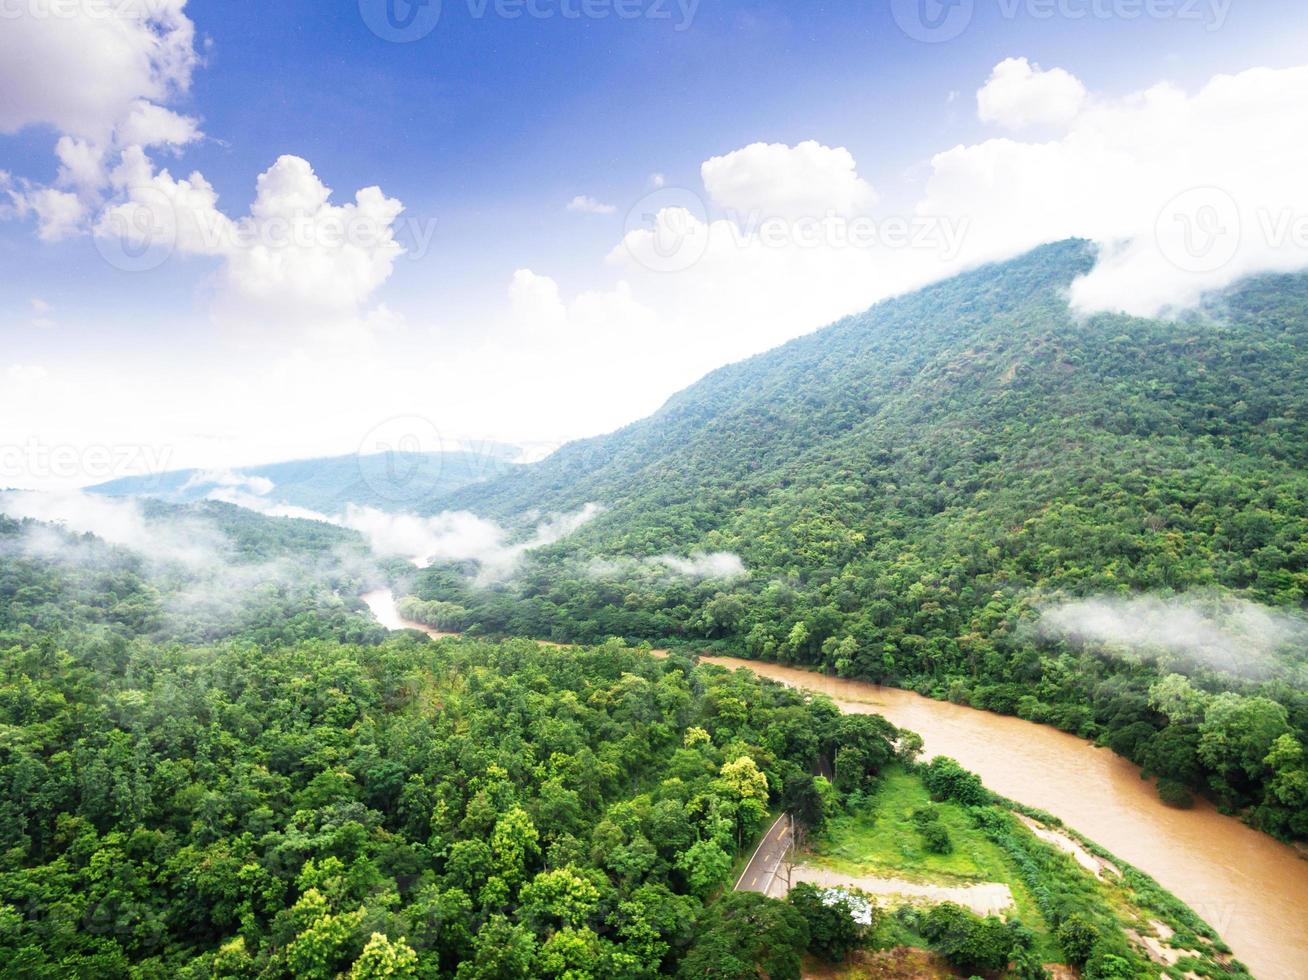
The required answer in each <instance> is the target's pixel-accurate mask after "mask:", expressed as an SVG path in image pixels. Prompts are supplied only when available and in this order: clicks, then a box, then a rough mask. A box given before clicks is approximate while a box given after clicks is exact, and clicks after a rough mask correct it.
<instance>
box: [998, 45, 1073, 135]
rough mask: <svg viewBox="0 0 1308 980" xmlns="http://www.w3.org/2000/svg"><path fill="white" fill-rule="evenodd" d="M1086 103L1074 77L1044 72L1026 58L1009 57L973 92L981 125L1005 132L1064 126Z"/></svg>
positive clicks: (1063, 71) (1058, 71)
mask: <svg viewBox="0 0 1308 980" xmlns="http://www.w3.org/2000/svg"><path fill="white" fill-rule="evenodd" d="M1085 101H1086V90H1085V86H1084V85H1082V84H1081V81H1080V79H1078V78H1077V77H1076V76H1075V75H1073V74H1071V73H1070V72H1067V71H1065V70H1063V69H1062V68H1051V69H1049V70H1048V71H1045V70H1044V69H1043V68H1041V67H1040V66H1039V65H1033V64H1032V63H1031V62H1029V61H1027V60H1026V59H1025V58H1009V59H1007V60H1005V61H1001V62H1000V63H999V64H997V65H995V68H994V71H992V72H991V73H990V78H989V80H988V81H987V82H986V83H985V85H984V86H983V87H982V88H981V89H980V90H979V91H978V92H977V93H976V104H977V114H978V115H979V116H980V117H981V120H982V122H992V123H997V124H999V125H1000V126H1003V127H1004V128H1006V129H1025V128H1027V127H1028V126H1062V125H1066V124H1067V123H1070V122H1071V121H1072V120H1073V119H1075V118H1076V116H1077V114H1078V113H1079V112H1080V111H1081V108H1082V106H1084V105H1085Z"/></svg>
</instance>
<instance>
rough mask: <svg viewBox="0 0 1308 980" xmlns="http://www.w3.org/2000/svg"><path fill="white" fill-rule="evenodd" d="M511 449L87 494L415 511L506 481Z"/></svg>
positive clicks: (378, 459) (165, 481)
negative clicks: (479, 485) (496, 480)
mask: <svg viewBox="0 0 1308 980" xmlns="http://www.w3.org/2000/svg"><path fill="white" fill-rule="evenodd" d="M517 455H519V451H518V450H517V449H515V448H514V447H512V446H503V445H490V446H487V447H485V448H484V449H483V450H482V451H478V452H471V451H468V452H439V453H413V452H385V453H377V454H373V455H367V456H359V455H353V456H333V457H328V458H323V459H305V460H296V461H293V462H286V463H270V464H268V465H264V466H249V467H244V468H241V469H237V470H230V471H223V472H210V471H205V470H173V471H170V472H167V473H159V474H153V475H149V476H133V477H124V478H122V479H118V480H111V481H110V482H108V483H101V484H99V485H97V486H93V487H88V488H87V492H88V493H95V494H101V495H104V496H109V497H150V498H154V499H157V500H163V501H166V502H168V503H174V504H181V503H191V502H194V501H197V500H205V499H210V498H215V499H224V500H232V501H235V502H243V503H250V502H253V501H252V498H255V499H257V500H258V501H260V502H262V503H266V504H270V505H281V506H282V507H293V508H302V509H304V510H309V511H314V512H317V513H320V514H339V513H340V512H341V511H343V510H344V509H345V505H346V504H357V505H359V506H362V507H375V508H377V509H379V510H387V511H400V510H409V509H412V508H413V506H414V505H415V503H417V502H419V501H423V500H427V499H430V498H432V497H437V496H443V495H446V494H449V493H452V492H454V491H456V490H458V489H460V488H462V487H465V486H469V485H471V484H474V483H478V482H481V481H483V480H487V479H490V478H492V477H495V476H499V475H502V474H504V473H505V472H506V471H508V470H511V469H513V468H514V467H515V466H516V465H517V464H515V463H514V462H513V460H514V458H515V457H516V456H517Z"/></svg>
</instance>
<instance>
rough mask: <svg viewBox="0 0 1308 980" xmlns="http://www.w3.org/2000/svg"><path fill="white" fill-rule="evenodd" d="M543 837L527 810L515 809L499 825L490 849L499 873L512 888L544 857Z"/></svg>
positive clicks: (494, 832) (493, 834)
mask: <svg viewBox="0 0 1308 980" xmlns="http://www.w3.org/2000/svg"><path fill="white" fill-rule="evenodd" d="M539 842H540V834H539V833H537V831H536V825H535V824H533V823H532V822H531V817H530V816H528V815H527V811H526V810H524V809H522V807H520V806H515V807H514V808H513V809H511V810H510V811H509V812H508V813H506V814H505V815H504V816H502V817H500V819H499V820H497V821H496V822H495V829H494V831H492V832H491V842H490V849H491V854H492V855H493V857H494V864H495V870H496V871H497V872H498V873H499V876H500V877H501V878H503V879H504V880H505V882H507V883H508V884H509V886H510V887H512V886H513V885H515V884H517V883H518V882H520V881H521V880H522V877H523V875H524V874H525V873H526V871H527V869H528V865H529V863H530V862H533V861H535V859H536V858H537V857H539V856H540V843H539Z"/></svg>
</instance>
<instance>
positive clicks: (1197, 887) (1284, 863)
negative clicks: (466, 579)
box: [364, 593, 1308, 980]
mask: <svg viewBox="0 0 1308 980" xmlns="http://www.w3.org/2000/svg"><path fill="white" fill-rule="evenodd" d="M364 598H365V601H367V602H368V605H369V607H370V608H371V609H372V610H373V612H374V615H376V616H377V618H378V620H379V621H380V622H381V623H382V624H383V625H385V626H386V627H388V628H390V629H398V628H409V629H421V630H422V631H423V632H426V633H433V632H434V631H432V630H428V629H426V628H424V627H421V626H416V625H414V624H410V623H405V622H404V621H403V620H402V619H400V617H399V614H398V613H397V612H396V611H395V603H394V601H393V599H392V597H391V596H390V594H389V593H371V594H370V595H368V596H365V597H364ZM383 616H385V618H383ZM388 619H389V622H388V621H387V620H388ZM438 635H439V634H438ZM703 659H704V660H705V661H706V662H708V663H715V664H719V665H721V666H724V667H728V668H744V669H746V670H750V671H752V672H753V673H755V674H757V675H759V676H760V677H769V678H772V679H773V680H776V681H780V682H781V683H783V684H786V685H789V686H791V687H796V688H802V689H804V690H808V691H815V692H818V693H821V694H826V695H827V696H829V697H830V698H831V699H832V700H834V701H835V702H836V703H837V704H838V705H839V706H840V708H841V710H843V711H848V712H851V713H875V714H880V715H883V716H884V717H885V718H886V719H887V720H888V721H890V722H891V723H892V724H894V725H897V726H899V727H900V728H907V729H910V730H912V731H915V732H917V733H918V734H919V735H921V736H922V739H923V741H924V743H925V751H926V753H927V755H928V756H931V755H947V756H950V757H952V758H954V759H957V760H958V761H959V762H960V763H962V764H963V765H964V766H966V767H967V768H968V769H971V770H972V771H973V772H975V773H977V775H979V776H980V777H981V779H982V780H983V781H984V782H985V784H986V786H987V787H989V788H990V789H992V790H994V791H995V792H996V793H1000V794H1002V795H1004V796H1007V797H1010V798H1011V799H1014V800H1018V801H1019V802H1021V803H1025V804H1026V805H1028V806H1033V807H1037V808H1039V809H1041V810H1045V811H1047V812H1049V813H1052V814H1054V815H1055V816H1057V817H1059V818H1060V819H1062V820H1063V822H1064V823H1066V824H1067V825H1068V826H1069V827H1072V828H1074V829H1075V830H1077V831H1079V832H1080V833H1082V834H1084V835H1085V836H1086V837H1089V838H1090V839H1091V840H1093V841H1095V842H1096V843H1098V844H1100V845H1101V846H1103V847H1106V848H1108V850H1110V851H1112V852H1113V853H1114V854H1116V855H1117V856H1118V857H1120V858H1122V859H1123V860H1125V861H1128V862H1130V863H1131V864H1133V865H1135V866H1136V867H1137V868H1139V869H1140V870H1142V871H1144V872H1146V873H1148V874H1149V875H1152V876H1153V877H1154V878H1155V879H1156V880H1157V881H1158V882H1159V883H1160V884H1161V885H1162V886H1163V887H1164V888H1166V889H1168V890H1169V891H1170V892H1172V893H1173V894H1175V895H1176V896H1177V897H1178V898H1179V899H1181V901H1183V902H1185V903H1186V904H1187V905H1189V906H1190V907H1191V908H1192V909H1194V911H1195V912H1196V913H1197V914H1198V915H1199V916H1201V917H1202V918H1203V919H1204V920H1205V921H1207V922H1208V923H1209V924H1210V925H1211V926H1212V927H1213V928H1214V929H1216V930H1217V931H1218V933H1220V934H1221V936H1222V938H1223V939H1225V940H1226V942H1227V944H1228V945H1229V946H1230V947H1231V949H1232V950H1233V951H1234V952H1235V955H1236V957H1237V958H1238V959H1240V960H1241V961H1243V962H1244V964H1245V965H1246V966H1248V967H1249V969H1250V971H1251V972H1252V973H1253V975H1254V976H1255V977H1257V978H1258V980H1308V861H1305V860H1303V859H1302V858H1300V857H1299V855H1298V853H1297V852H1296V851H1295V850H1294V849H1293V848H1291V847H1288V846H1287V845H1285V844H1281V843H1279V842H1278V841H1275V840H1273V839H1272V838H1270V837H1268V836H1267V835H1266V834H1262V833H1259V832H1258V831H1256V830H1253V829H1251V828H1249V827H1247V826H1245V825H1244V824H1242V823H1240V822H1239V821H1238V820H1236V819H1234V818H1232V817H1227V816H1223V815H1222V814H1220V813H1218V812H1217V810H1216V809H1214V808H1213V807H1212V805H1211V804H1208V803H1206V802H1204V801H1199V802H1197V803H1196V805H1195V807H1194V808H1193V809H1191V810H1176V809H1173V808H1171V807H1167V806H1164V805H1163V803H1162V802H1161V801H1160V800H1159V799H1158V796H1157V794H1156V793H1155V791H1154V788H1153V784H1152V782H1150V781H1147V780H1143V779H1141V778H1140V770H1139V769H1138V768H1136V767H1135V766H1134V765H1132V764H1131V763H1130V762H1128V761H1127V760H1126V759H1123V758H1122V757H1121V756H1117V755H1114V754H1113V753H1112V752H1110V751H1108V750H1107V749H1097V748H1095V747H1094V746H1093V745H1091V744H1090V743H1089V742H1086V741H1084V740H1082V739H1079V738H1076V737H1075V736H1073V735H1068V734H1066V733H1064V732H1060V731H1058V730H1057V729H1055V728H1051V727H1049V726H1047V725H1037V724H1034V723H1032V722H1029V721H1023V720H1022V719H1020V718H1010V717H1006V716H1004V715H997V714H993V713H991V712H989V711H980V710H978V709H975V708H966V707H963V706H961V705H956V704H950V703H948V702H945V701H933V700H931V699H930V698H924V697H922V696H921V695H918V694H914V693H913V692H911V691H901V690H899V689H897V688H890V687H878V686H876V685H874V684H868V683H865V682H863V681H851V680H842V679H840V678H835V677H825V676H823V675H821V674H816V673H812V672H810V671H805V670H800V669H797V668H793V667H782V666H779V665H777V664H768V663H760V662H757V661H752V660H737V659H735V658H732V657H704V658H703Z"/></svg>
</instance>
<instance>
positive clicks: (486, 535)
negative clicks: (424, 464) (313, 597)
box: [338, 504, 602, 585]
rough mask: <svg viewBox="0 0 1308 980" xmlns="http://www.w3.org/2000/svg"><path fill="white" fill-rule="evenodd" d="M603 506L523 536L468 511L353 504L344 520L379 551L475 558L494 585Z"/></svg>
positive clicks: (429, 560) (418, 557) (481, 577)
mask: <svg viewBox="0 0 1308 980" xmlns="http://www.w3.org/2000/svg"><path fill="white" fill-rule="evenodd" d="M601 511H602V508H601V507H600V506H599V505H598V504H586V505H585V506H584V507H582V508H581V509H580V510H578V511H576V512H575V513H572V514H561V515H557V516H554V517H550V518H548V519H546V520H543V521H541V522H540V523H539V524H537V526H536V528H535V530H534V531H533V532H532V534H531V536H530V537H528V538H526V539H525V540H519V541H513V540H512V535H511V534H510V532H509V531H508V530H507V529H506V528H504V527H501V526H500V525H499V524H497V523H495V522H494V521H489V520H486V519H484V518H480V517H478V516H477V515H475V514H471V513H468V512H467V511H446V512H444V513H441V514H437V515H435V516H433V517H420V516H418V515H416V514H392V513H386V512H384V511H380V510H376V509H374V508H372V507H358V506H355V505H353V504H352V505H350V506H348V507H347V508H346V510H345V514H344V515H343V516H342V517H340V518H339V519H338V520H339V523H341V524H342V525H344V526H345V527H349V528H352V529H354V530H356V531H359V532H360V533H361V534H363V536H364V537H365V538H366V539H367V540H368V542H369V545H370V546H371V547H372V549H373V551H375V552H376V553H377V554H381V555H395V556H399V557H403V558H408V559H409V560H410V561H412V562H413V563H414V564H416V565H418V566H419V567H420V568H425V567H427V566H429V565H431V564H433V563H435V562H455V561H474V562H476V563H477V565H478V573H477V578H476V580H477V582H478V584H480V585H490V584H492V583H495V582H502V581H504V580H505V579H508V578H511V577H512V576H513V574H514V573H515V572H516V571H517V570H518V568H519V567H520V565H521V564H522V560H523V558H524V557H525V556H526V554H527V553H528V552H530V551H534V550H536V549H537V548H544V547H546V546H548V545H551V544H555V543H556V542H559V541H562V540H563V539H564V538H566V537H567V536H568V535H570V534H572V533H573V532H574V531H576V530H577V529H578V528H580V527H581V526H582V525H583V524H585V523H586V522H587V521H590V520H593V519H594V518H595V517H596V516H598V515H599V514H600V512H601Z"/></svg>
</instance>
